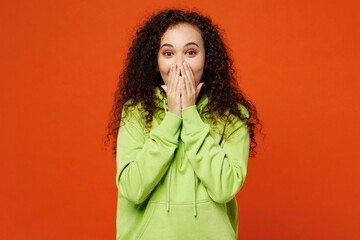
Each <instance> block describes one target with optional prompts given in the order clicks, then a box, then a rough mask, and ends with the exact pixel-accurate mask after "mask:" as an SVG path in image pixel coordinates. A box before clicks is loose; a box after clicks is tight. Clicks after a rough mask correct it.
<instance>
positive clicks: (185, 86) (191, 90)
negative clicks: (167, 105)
mask: <svg viewBox="0 0 360 240" xmlns="http://www.w3.org/2000/svg"><path fill="white" fill-rule="evenodd" d="M180 71H181V77H180V80H181V81H180V85H181V102H182V104H181V105H182V106H181V107H182V109H184V108H187V107H190V106H193V105H195V103H196V99H197V97H198V95H199V92H200V90H201V87H202V86H203V84H204V83H203V82H201V83H199V84H198V85H197V86H195V78H194V74H193V72H192V70H191V68H190V65H189V64H188V63H187V62H184V64H183V65H182V66H181V68H180Z"/></svg>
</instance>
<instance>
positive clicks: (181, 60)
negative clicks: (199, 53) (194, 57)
mask: <svg viewBox="0 0 360 240" xmlns="http://www.w3.org/2000/svg"><path fill="white" fill-rule="evenodd" d="M184 60H185V59H184V57H183V56H182V54H179V55H177V56H176V58H175V64H176V65H177V66H179V67H180V66H181V65H183V64H184Z"/></svg>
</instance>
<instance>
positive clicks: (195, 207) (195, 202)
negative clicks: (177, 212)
mask: <svg viewBox="0 0 360 240" xmlns="http://www.w3.org/2000/svg"><path fill="white" fill-rule="evenodd" d="M196 187H197V183H196V175H195V171H194V217H196V216H197V199H196Z"/></svg>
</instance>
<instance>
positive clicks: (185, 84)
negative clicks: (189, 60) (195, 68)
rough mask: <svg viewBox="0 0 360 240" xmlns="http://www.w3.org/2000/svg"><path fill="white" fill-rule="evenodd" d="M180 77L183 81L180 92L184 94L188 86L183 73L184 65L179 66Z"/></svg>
mask: <svg viewBox="0 0 360 240" xmlns="http://www.w3.org/2000/svg"><path fill="white" fill-rule="evenodd" d="M181 76H182V77H181V79H182V83H183V85H184V86H183V88H181V90H183V91H182V94H185V95H187V94H188V92H187V91H188V86H187V77H186V74H185V71H184V66H181Z"/></svg>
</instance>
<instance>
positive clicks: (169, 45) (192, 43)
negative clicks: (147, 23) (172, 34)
mask: <svg viewBox="0 0 360 240" xmlns="http://www.w3.org/2000/svg"><path fill="white" fill-rule="evenodd" d="M189 45H196V46H197V47H199V45H197V44H196V43H194V42H188V43H187V44H185V45H184V47H187V46H189ZM165 46H168V47H172V48H173V47H174V46H173V45H171V44H169V43H164V44H163V45H162V46H161V47H160V49H162V48H163V47H165Z"/></svg>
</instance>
